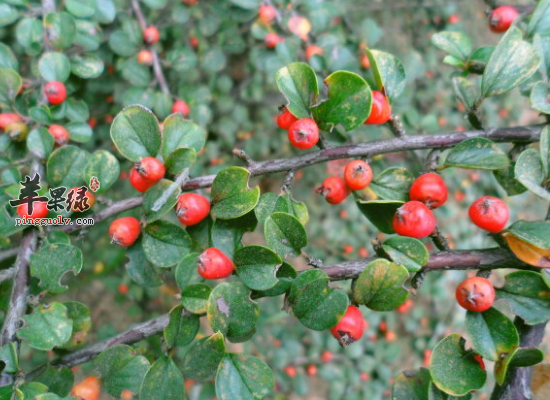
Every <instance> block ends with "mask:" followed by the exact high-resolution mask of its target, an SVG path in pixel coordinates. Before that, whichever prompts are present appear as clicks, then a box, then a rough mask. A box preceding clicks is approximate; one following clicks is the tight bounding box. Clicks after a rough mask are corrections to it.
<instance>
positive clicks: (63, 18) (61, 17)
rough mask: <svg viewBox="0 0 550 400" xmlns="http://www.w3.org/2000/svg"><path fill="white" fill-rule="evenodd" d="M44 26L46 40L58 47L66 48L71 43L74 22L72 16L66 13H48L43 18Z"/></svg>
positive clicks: (73, 35)
mask: <svg viewBox="0 0 550 400" xmlns="http://www.w3.org/2000/svg"><path fill="white" fill-rule="evenodd" d="M44 28H45V29H46V35H47V37H48V41H49V42H50V43H51V44H52V46H54V47H56V48H58V49H68V48H69V47H71V45H72V44H73V41H74V38H75V33H76V24H75V20H74V18H73V17H72V16H71V15H70V14H68V13H66V12H60V13H49V14H47V15H46V17H45V18H44Z"/></svg>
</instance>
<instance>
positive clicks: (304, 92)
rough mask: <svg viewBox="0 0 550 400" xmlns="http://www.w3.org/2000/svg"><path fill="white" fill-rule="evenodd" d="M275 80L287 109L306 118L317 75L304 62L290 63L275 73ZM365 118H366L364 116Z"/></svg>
mask: <svg viewBox="0 0 550 400" xmlns="http://www.w3.org/2000/svg"><path fill="white" fill-rule="evenodd" d="M275 82H276V83H277V87H278V88H279V90H280V91H281V93H282V94H283V95H284V96H285V98H286V100H287V102H288V104H287V108H288V110H289V111H290V112H291V113H292V115H294V116H295V117H296V118H308V117H309V116H310V111H311V106H312V105H313V104H315V102H316V101H317V96H318V95H319V87H318V86H317V76H316V75H315V72H314V71H313V69H312V68H311V67H310V66H309V65H308V64H306V63H302V62H297V63H292V64H290V65H288V66H286V67H284V68H281V69H280V70H278V71H277V73H276V74H275ZM365 119H366V118H365Z"/></svg>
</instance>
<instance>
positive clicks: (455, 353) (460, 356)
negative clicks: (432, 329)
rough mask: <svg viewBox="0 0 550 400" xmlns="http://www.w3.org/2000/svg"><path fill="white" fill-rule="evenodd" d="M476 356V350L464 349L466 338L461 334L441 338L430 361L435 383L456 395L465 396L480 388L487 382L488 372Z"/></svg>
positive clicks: (446, 391)
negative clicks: (482, 367)
mask: <svg viewBox="0 0 550 400" xmlns="http://www.w3.org/2000/svg"><path fill="white" fill-rule="evenodd" d="M474 357H475V353H474V352H472V351H467V350H466V349H464V339H463V338H462V337H461V336H460V335H459V334H456V333H454V334H452V335H449V336H447V337H446V338H444V339H443V340H441V341H440V342H439V343H438V344H437V345H436V346H435V348H434V349H433V353H432V358H431V362H430V374H431V375H432V379H433V382H434V384H435V385H436V386H437V387H438V388H439V389H441V390H442V391H443V392H445V393H448V394H451V395H454V396H464V395H466V394H468V392H470V391H472V390H476V389H480V388H481V387H482V386H483V385H484V384H485V380H486V379H487V373H486V372H485V371H484V370H483V369H481V366H480V365H479V363H478V362H477V361H476V360H475V358H474Z"/></svg>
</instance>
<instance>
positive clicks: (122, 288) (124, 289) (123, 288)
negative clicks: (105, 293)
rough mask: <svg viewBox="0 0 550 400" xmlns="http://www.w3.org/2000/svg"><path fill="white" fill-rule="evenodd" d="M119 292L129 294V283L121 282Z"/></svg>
mask: <svg viewBox="0 0 550 400" xmlns="http://www.w3.org/2000/svg"><path fill="white" fill-rule="evenodd" d="M118 292H119V293H120V294H127V293H128V285H125V284H123V283H121V284H120V285H118Z"/></svg>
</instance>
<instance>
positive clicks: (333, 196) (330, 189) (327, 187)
mask: <svg viewBox="0 0 550 400" xmlns="http://www.w3.org/2000/svg"><path fill="white" fill-rule="evenodd" d="M315 191H316V192H317V193H320V194H321V195H322V196H323V197H324V198H325V200H326V201H327V202H328V203H330V204H340V203H341V202H342V201H344V200H345V198H346V197H348V195H349V194H350V193H351V191H350V190H349V188H348V185H346V181H344V179H343V178H340V177H339V176H329V177H328V178H327V179H325V180H324V181H323V184H322V185H321V186H319V187H318V188H317V189H316V190H315Z"/></svg>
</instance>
